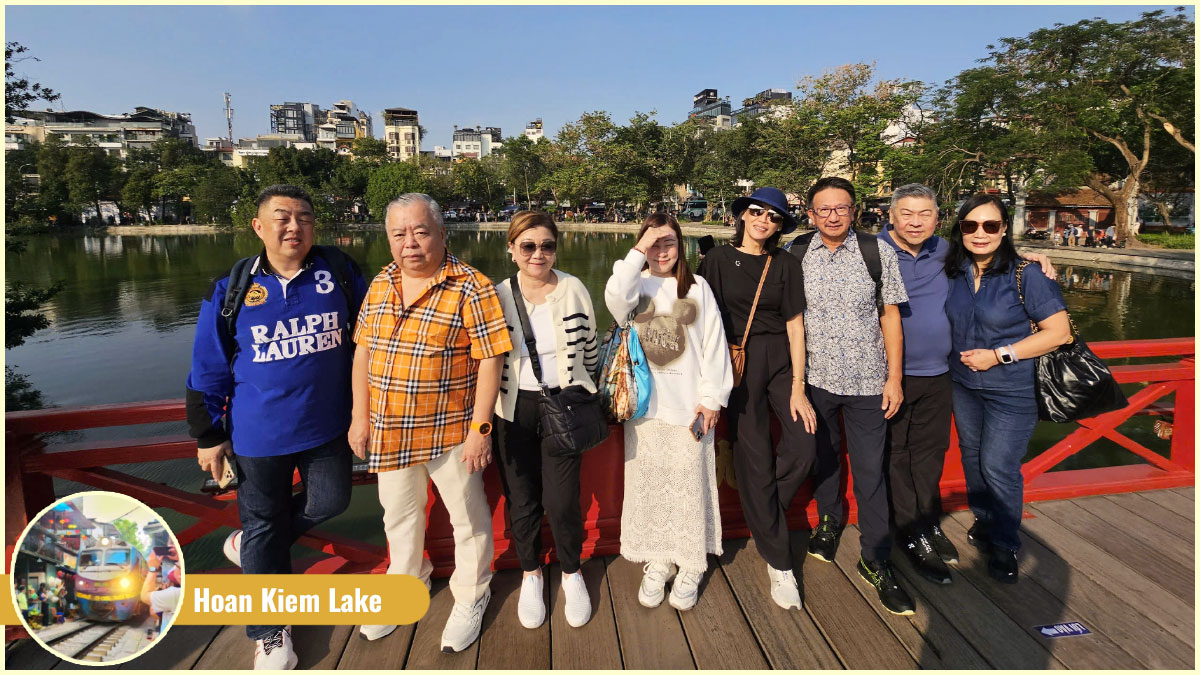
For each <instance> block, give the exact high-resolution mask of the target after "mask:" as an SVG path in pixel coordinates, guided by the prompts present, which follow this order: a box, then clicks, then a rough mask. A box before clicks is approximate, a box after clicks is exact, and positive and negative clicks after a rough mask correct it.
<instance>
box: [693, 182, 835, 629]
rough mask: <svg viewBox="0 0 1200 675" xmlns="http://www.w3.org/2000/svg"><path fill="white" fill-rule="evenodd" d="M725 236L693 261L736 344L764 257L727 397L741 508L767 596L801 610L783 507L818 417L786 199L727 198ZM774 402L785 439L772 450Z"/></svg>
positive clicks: (761, 192)
mask: <svg viewBox="0 0 1200 675" xmlns="http://www.w3.org/2000/svg"><path fill="white" fill-rule="evenodd" d="M732 211H733V214H734V218H735V223H734V227H735V228H736V229H735V230H734V234H733V238H732V239H731V240H730V242H729V244H726V245H724V246H718V247H716V248H714V249H713V250H711V251H709V253H708V255H706V256H705V258H704V261H703V262H702V263H701V264H700V268H699V270H698V272H699V274H700V275H701V276H703V277H704V279H705V280H706V281H707V282H708V284H709V286H710V287H711V288H712V291H713V294H714V295H715V296H716V298H717V305H718V306H719V307H720V308H721V320H722V321H723V322H724V324H725V335H726V339H728V340H729V342H730V344H741V342H742V337H743V334H744V333H746V323H747V321H748V320H749V318H750V310H751V307H752V306H753V305H754V296H755V293H756V291H757V289H758V285H759V280H760V279H761V278H762V274H763V269H764V267H766V264H767V261H768V260H770V268H769V269H768V270H767V276H766V280H765V282H764V283H763V284H762V293H761V296H760V297H759V300H758V305H757V309H756V310H755V312H754V317H753V320H752V321H750V331H749V339H748V340H746V361H745V364H746V365H745V371H744V373H743V376H742V381H741V383H740V384H738V385H737V386H735V387H734V388H733V392H732V393H731V394H730V396H729V407H728V412H729V416H728V421H729V437H730V440H731V441H732V442H734V443H736V447H735V448H734V454H733V462H734V472H735V473H736V475H737V482H738V494H739V496H740V498H741V503H742V513H743V514H744V515H745V518H746V524H747V525H749V527H750V533H751V534H752V535H753V536H754V542H755V544H756V545H757V547H758V552H759V554H760V555H762V557H763V559H765V560H766V561H767V573H768V575H769V577H770V580H771V599H772V600H774V601H775V603H776V604H777V605H779V606H780V607H783V608H784V609H789V608H796V609H800V607H801V603H800V592H799V589H798V588H797V585H796V577H795V575H794V574H793V573H792V554H791V547H790V545H789V541H788V527H787V509H788V506H789V505H790V504H791V502H792V498H793V497H794V496H795V495H796V491H797V490H798V489H799V488H800V485H801V484H803V483H804V480H805V479H806V478H808V474H809V472H810V471H811V469H812V466H813V461H814V456H815V442H814V437H813V434H814V433H815V432H816V428H817V416H816V413H815V412H814V411H813V407H812V405H811V404H810V403H809V401H808V397H807V396H806V395H805V391H804V318H803V315H804V279H803V276H802V275H803V272H802V269H801V267H800V261H799V260H797V259H796V258H795V256H792V255H790V254H789V253H787V252H785V251H784V250H782V249H780V248H779V240H780V238H781V237H782V236H783V235H784V234H787V233H789V232H791V231H792V230H794V229H796V220H795V218H793V217H792V215H791V214H790V213H788V208H787V198H786V197H785V196H784V194H783V192H781V191H780V190H777V189H776V188H769V187H768V188H760V189H758V190H756V191H755V192H754V194H752V195H750V196H749V197H741V198H738V199H736V200H734V202H733V207H732ZM768 409H774V411H775V416H776V417H778V418H779V422H780V426H781V427H782V431H783V433H782V438H781V439H780V443H779V447H778V457H776V451H775V450H774V449H772V443H771V435H770V416H769V414H768Z"/></svg>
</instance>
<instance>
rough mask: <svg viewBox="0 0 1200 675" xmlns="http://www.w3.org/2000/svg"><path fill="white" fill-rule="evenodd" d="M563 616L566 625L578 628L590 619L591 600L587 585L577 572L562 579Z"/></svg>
mask: <svg viewBox="0 0 1200 675" xmlns="http://www.w3.org/2000/svg"><path fill="white" fill-rule="evenodd" d="M562 592H563V599H564V600H565V601H566V602H565V603H564V605H565V606H564V607H563V609H564V612H563V613H564V614H565V615H566V617H567V625H568V626H570V627H571V628H579V627H580V626H582V625H583V624H585V623H587V622H588V621H589V620H591V618H592V599H591V598H590V597H588V591H587V584H586V583H584V581H583V575H582V574H580V573H579V572H576V573H574V574H567V575H565V576H563V578H562Z"/></svg>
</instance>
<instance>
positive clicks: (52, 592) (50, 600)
mask: <svg viewBox="0 0 1200 675" xmlns="http://www.w3.org/2000/svg"><path fill="white" fill-rule="evenodd" d="M16 598H17V609H19V610H20V612H21V616H22V617H23V618H24V619H25V623H27V624H28V625H29V626H30V627H31V628H35V629H36V628H41V627H43V626H52V625H54V624H56V623H63V622H64V621H66V619H67V618H68V617H69V616H72V615H74V614H75V612H74V610H75V599H74V597H73V596H71V595H70V594H68V592H67V588H66V586H65V585H64V584H62V583H56V584H52V585H50V586H47V585H46V584H45V583H39V584H38V585H37V588H34V586H33V584H28V585H26V584H25V583H24V582H21V583H18V584H17V591H16Z"/></svg>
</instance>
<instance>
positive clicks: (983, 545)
mask: <svg viewBox="0 0 1200 675" xmlns="http://www.w3.org/2000/svg"><path fill="white" fill-rule="evenodd" d="M967 543H969V544H970V545H972V546H974V547H975V548H977V549H979V550H980V551H983V552H984V553H987V552H988V551H990V550H991V548H992V538H991V533H990V532H988V526H987V524H986V523H984V522H982V521H979V520H976V521H975V524H974V525H972V526H971V529H969V530H967Z"/></svg>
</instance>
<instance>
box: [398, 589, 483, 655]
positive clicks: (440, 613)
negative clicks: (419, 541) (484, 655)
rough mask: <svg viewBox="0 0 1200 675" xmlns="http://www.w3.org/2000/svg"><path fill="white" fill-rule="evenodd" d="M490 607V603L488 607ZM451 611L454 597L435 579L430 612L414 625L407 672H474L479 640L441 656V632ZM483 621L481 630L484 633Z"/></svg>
mask: <svg viewBox="0 0 1200 675" xmlns="http://www.w3.org/2000/svg"><path fill="white" fill-rule="evenodd" d="M489 604H490V603H489ZM453 607H454V596H453V595H451V593H450V585H449V582H448V581H447V580H446V579H438V580H436V581H435V582H434V584H433V593H431V594H430V598H429V611H428V612H426V613H425V616H424V617H422V618H421V620H420V621H419V622H417V629H416V632H415V633H414V635H413V640H412V647H410V648H409V650H408V661H406V662H405V664H404V668H405V669H406V670H430V669H435V668H436V669H439V670H472V669H474V668H475V663H476V657H477V656H478V655H479V640H476V641H475V642H473V643H472V644H471V646H469V647H467V648H466V649H464V650H462V651H461V652H458V653H457V654H443V653H442V629H443V628H445V627H446V619H447V618H449V616H450V610H451V609H452V608H453ZM487 628H488V626H487V621H484V624H483V630H485V631H486V630H487Z"/></svg>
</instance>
